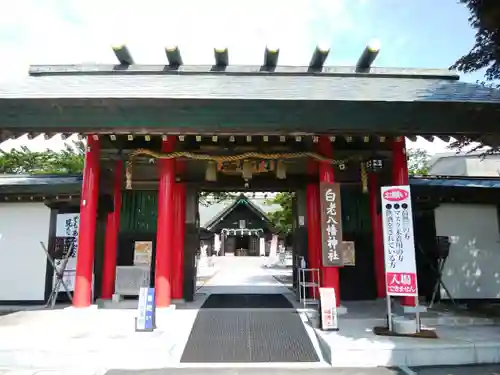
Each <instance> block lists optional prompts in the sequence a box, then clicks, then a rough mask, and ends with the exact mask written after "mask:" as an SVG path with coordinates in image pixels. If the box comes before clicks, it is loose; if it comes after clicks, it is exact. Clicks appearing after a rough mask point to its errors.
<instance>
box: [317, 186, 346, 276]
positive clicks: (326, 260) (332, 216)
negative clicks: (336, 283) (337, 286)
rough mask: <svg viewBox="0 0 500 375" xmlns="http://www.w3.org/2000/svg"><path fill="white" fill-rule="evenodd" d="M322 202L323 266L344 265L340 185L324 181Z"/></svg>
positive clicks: (321, 192)
mask: <svg viewBox="0 0 500 375" xmlns="http://www.w3.org/2000/svg"><path fill="white" fill-rule="evenodd" d="M320 202H321V240H322V247H321V256H322V259H323V266H326V267H342V266H343V264H344V263H343V261H344V260H343V256H342V246H343V245H342V215H341V202H340V185H339V184H333V183H326V182H322V183H321V184H320Z"/></svg>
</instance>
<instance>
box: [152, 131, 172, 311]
mask: <svg viewBox="0 0 500 375" xmlns="http://www.w3.org/2000/svg"><path fill="white" fill-rule="evenodd" d="M174 147H175V136H168V137H167V138H166V139H164V140H163V141H162V147H161V148H162V151H163V152H173V151H174ZM158 164H159V165H158V167H159V175H160V184H159V187H158V225H157V229H156V268H155V292H156V305H157V306H158V307H168V306H170V303H171V293H172V289H171V281H172V253H173V250H174V249H173V244H174V229H175V227H174V190H175V160H174V159H159V160H158Z"/></svg>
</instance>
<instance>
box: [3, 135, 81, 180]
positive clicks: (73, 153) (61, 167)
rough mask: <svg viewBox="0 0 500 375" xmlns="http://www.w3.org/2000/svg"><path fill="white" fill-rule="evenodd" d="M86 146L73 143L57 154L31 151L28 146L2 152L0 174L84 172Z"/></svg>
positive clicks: (76, 142)
mask: <svg viewBox="0 0 500 375" xmlns="http://www.w3.org/2000/svg"><path fill="white" fill-rule="evenodd" d="M84 153H85V145H84V143H83V142H82V141H73V143H71V144H68V143H67V144H66V145H65V148H64V149H63V150H62V151H60V152H56V151H53V150H48V149H47V150H45V151H42V152H39V151H31V150H30V149H29V148H27V147H26V146H22V147H21V148H20V149H12V150H11V151H8V152H7V151H0V173H15V174H69V173H81V172H82V170H83V161H84Z"/></svg>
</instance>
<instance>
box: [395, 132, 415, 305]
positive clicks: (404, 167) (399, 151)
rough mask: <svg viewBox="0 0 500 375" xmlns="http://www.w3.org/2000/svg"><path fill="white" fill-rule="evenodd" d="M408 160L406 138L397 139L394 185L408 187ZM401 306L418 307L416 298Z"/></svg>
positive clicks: (402, 300)
mask: <svg viewBox="0 0 500 375" xmlns="http://www.w3.org/2000/svg"><path fill="white" fill-rule="evenodd" d="M408 183H409V179H408V160H407V158H406V146H405V137H396V138H395V139H394V140H393V142H392V184H393V185H394V186H397V185H408ZM401 305H403V306H416V299H415V297H401Z"/></svg>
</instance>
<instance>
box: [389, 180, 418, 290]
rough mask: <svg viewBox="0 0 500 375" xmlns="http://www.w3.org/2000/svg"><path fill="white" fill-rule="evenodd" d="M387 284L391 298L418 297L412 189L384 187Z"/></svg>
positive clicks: (406, 187)
mask: <svg viewBox="0 0 500 375" xmlns="http://www.w3.org/2000/svg"><path fill="white" fill-rule="evenodd" d="M382 225H383V230H384V256H385V282H386V289H387V294H388V295H391V296H417V295H418V288H417V265H416V262H415V240H414V237H413V215H412V208H411V195H410V187H409V186H384V187H382Z"/></svg>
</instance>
